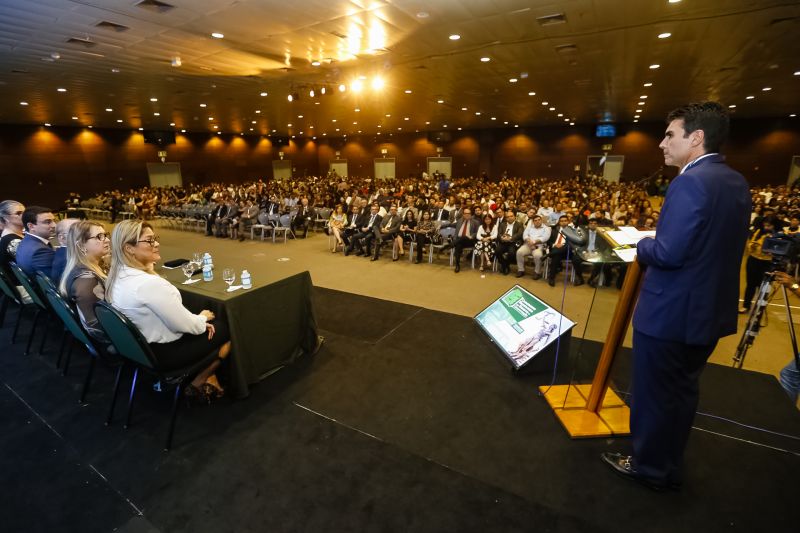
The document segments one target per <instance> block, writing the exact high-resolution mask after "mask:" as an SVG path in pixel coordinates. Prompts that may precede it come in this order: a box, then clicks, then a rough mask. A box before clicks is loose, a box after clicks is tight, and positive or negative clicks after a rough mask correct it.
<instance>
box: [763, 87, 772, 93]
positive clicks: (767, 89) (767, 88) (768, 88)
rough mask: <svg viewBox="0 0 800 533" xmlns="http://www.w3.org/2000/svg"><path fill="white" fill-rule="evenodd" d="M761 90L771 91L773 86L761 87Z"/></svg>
mask: <svg viewBox="0 0 800 533" xmlns="http://www.w3.org/2000/svg"><path fill="white" fill-rule="evenodd" d="M761 90H762V91H764V92H767V91H771V90H772V87H764V88H763V89H761Z"/></svg>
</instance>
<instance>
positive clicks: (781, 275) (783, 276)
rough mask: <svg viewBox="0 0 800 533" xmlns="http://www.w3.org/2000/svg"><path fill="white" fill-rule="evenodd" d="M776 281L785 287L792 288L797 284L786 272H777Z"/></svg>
mask: <svg viewBox="0 0 800 533" xmlns="http://www.w3.org/2000/svg"><path fill="white" fill-rule="evenodd" d="M775 281H777V282H778V283H780V284H781V285H783V286H784V287H791V286H792V285H794V284H795V283H796V282H795V279H794V278H793V277H792V276H790V275H789V274H787V273H786V272H775Z"/></svg>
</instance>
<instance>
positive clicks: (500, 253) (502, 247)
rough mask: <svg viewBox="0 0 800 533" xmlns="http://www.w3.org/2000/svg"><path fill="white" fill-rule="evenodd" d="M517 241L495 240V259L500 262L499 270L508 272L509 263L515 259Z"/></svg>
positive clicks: (514, 261)
mask: <svg viewBox="0 0 800 533" xmlns="http://www.w3.org/2000/svg"><path fill="white" fill-rule="evenodd" d="M517 248H518V247H517V243H516V242H514V241H501V240H498V241H497V255H496V257H497V261H498V262H499V263H500V271H501V272H503V273H506V272H508V270H509V268H510V267H509V265H510V264H511V263H516V261H517Z"/></svg>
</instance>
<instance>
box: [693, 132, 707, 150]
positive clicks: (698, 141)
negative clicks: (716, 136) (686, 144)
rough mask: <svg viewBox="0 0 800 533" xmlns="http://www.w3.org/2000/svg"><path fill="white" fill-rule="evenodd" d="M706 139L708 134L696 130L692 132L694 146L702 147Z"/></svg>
mask: <svg viewBox="0 0 800 533" xmlns="http://www.w3.org/2000/svg"><path fill="white" fill-rule="evenodd" d="M705 139H706V132H704V131H703V130H694V131H693V132H692V146H702V145H703V143H704V142H705Z"/></svg>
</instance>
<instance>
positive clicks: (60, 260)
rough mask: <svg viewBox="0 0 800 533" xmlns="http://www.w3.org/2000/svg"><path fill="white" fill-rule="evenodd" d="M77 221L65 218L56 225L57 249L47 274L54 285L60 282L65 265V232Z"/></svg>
mask: <svg viewBox="0 0 800 533" xmlns="http://www.w3.org/2000/svg"><path fill="white" fill-rule="evenodd" d="M77 221H78V219H77V218H65V219H63V220H59V221H58V223H57V224H56V240H57V241H58V248H56V254H55V256H53V267H52V268H51V269H50V272H49V273H47V274H48V276H50V280H51V281H52V282H53V283H54V284H56V285H58V282H59V281H61V275H62V274H63V273H64V266H65V265H66V264H67V247H66V242H67V232H68V231H69V228H70V227H71V226H72V225H73V224H74V223H75V222H77Z"/></svg>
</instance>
